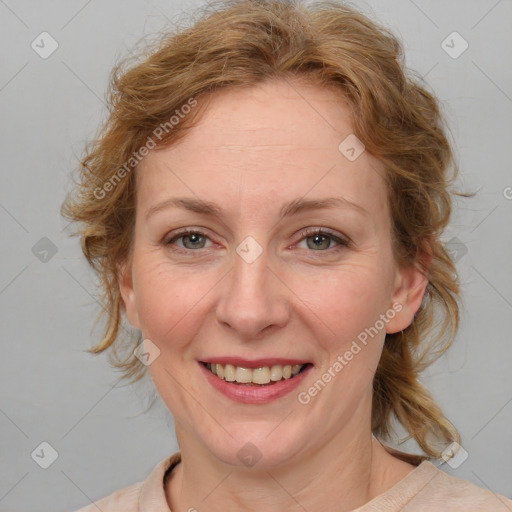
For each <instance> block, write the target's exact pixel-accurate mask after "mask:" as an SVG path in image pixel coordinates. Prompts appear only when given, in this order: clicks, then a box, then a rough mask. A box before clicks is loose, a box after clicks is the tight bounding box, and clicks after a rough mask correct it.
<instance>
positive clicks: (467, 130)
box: [0, 0, 512, 512]
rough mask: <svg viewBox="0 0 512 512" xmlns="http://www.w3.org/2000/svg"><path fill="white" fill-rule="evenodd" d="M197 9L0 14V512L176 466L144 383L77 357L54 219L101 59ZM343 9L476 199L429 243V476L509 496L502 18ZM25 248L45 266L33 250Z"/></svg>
mask: <svg viewBox="0 0 512 512" xmlns="http://www.w3.org/2000/svg"><path fill="white" fill-rule="evenodd" d="M200 3H201V2H183V1H182V2H178V1H163V0H160V1H156V0H154V1H151V2H144V1H142V0H129V1H127V0H124V1H121V0H109V1H103V2H100V1H99V0H89V1H69V0H68V1H64V0H62V1H40V2H36V1H34V0H32V1H27V0H20V1H14V0H0V17H1V26H2V30H1V32H0V39H1V53H2V66H1V68H0V107H1V114H2V115H1V132H0V135H1V157H0V161H1V170H2V186H1V188H0V222H1V230H2V231H1V233H2V237H1V247H2V260H1V261H2V264H1V267H0V273H1V274H0V303H1V308H2V309H1V311H2V325H1V332H2V345H1V346H2V355H1V358H0V365H1V373H0V376H1V377H0V378H1V387H0V431H1V439H0V443H1V445H0V448H1V456H0V510H2V511H7V510H9V511H27V510H31V511H34V512H39V511H46V510H52V511H70V510H72V509H74V508H78V507H79V506H84V505H86V504H88V503H89V499H91V500H93V499H97V498H100V497H101V496H104V495H106V494H109V493H110V492H112V491H113V490H115V489H118V488H120V487H123V486H126V485H128V484H130V483H133V482H135V481H137V480H140V479H143V478H144V477H145V476H146V475H147V474H148V473H149V471H150V470H151V469H152V468H153V467H154V465H155V464H156V463H157V462H158V461H160V460H161V459H163V458H164V457H166V456H167V455H169V454H171V453H174V452H175V451H176V450H177V444H176V440H175V437H174V430H173V425H172V418H171V417H170V414H169V413H168V412H167V411H166V409H165V407H164V406H163V405H162V404H161V403H157V405H156V406H155V407H153V408H152V409H150V410H149V411H148V412H146V413H144V410H145V409H146V408H147V405H148V403H149V398H150V396H151V389H152V387H151V386H152V385H151V382H149V381H146V382H143V383H141V384H140V385H137V386H125V387H121V386H116V383H117V382H118V379H119V374H118V373H115V372H113V371H112V370H111V369H110V368H109V366H108V363H107V360H106V357H105V356H103V355H102V356H97V357H95V356H92V355H90V354H88V353H86V352H85V351H84V350H85V349H86V348H88V347H89V346H90V345H91V344H92V343H94V342H96V341H97V340H98V336H99V328H96V329H92V325H93V322H94V319H95V316H96V313H97V311H98V305H97V303H96V302H95V300H94V298H93V293H94V280H93V276H92V274H91V272H90V271H89V269H88V268H87V266H86V263H85V260H84V259H83V257H82V255H81V252H80V248H79V242H78V240H77V239H76V238H70V237H69V236H68V232H69V228H67V227H66V222H65V221H64V220H63V219H61V218H60V216H59V208H60V205H61V202H62V200H63V198H64V194H65V191H66V190H67V189H68V188H69V185H70V173H71V171H72V170H73V169H75V168H76V166H77V161H78V160H77V157H80V155H81V152H82V148H83V145H84V142H85V141H86V140H87V139H88V138H89V137H90V136H92V134H93V133H94V131H95V129H96V127H97V126H98V124H99V122H100V121H101V119H102V118H103V116H104V113H105V110H104V105H103V98H104V91H105V89H106V86H107V80H108V73H109V71H110V69H111V67H112V65H113V64H114V62H115V60H116V59H117V57H119V56H120V55H123V54H126V53H127V51H128V50H127V49H129V48H132V47H133V44H134V43H135V42H136V41H137V40H139V39H140V37H141V36H143V35H144V34H151V33H154V32H156V31H158V30H159V29H160V28H162V27H163V26H164V25H165V24H167V23H168V22H169V20H172V19H174V18H175V17H176V15H178V14H179V13H180V12H181V11H182V10H183V9H184V8H185V9H187V10H188V8H192V6H193V5H199V4H200ZM354 3H355V4H356V5H358V6H360V7H362V8H363V10H365V11H366V12H367V13H369V14H370V15H372V16H374V17H375V18H376V19H378V20H380V21H382V22H383V23H384V24H386V25H387V26H389V27H390V28H392V29H393V30H394V31H395V32H396V33H397V34H398V35H399V36H400V37H401V38H402V40H403V41H404V44H405V49H406V56H407V63H408V65H409V66H410V67H412V68H413V69H415V70H417V71H418V72H419V73H420V74H421V75H423V76H424V77H426V79H427V80H428V82H429V84H430V85H431V87H432V88H433V89H434V90H435V92H436V93H437V95H438V96H439V97H440V98H441V100H442V103H443V108H444V110H445V113H446V116H447V119H448V121H449V124H450V127H451V130H452V134H453V137H454V139H455V141H456V144H457V149H456V150H457V156H458V158H459V161H460V165H461V169H462V175H461V180H460V184H461V186H462V187H465V188H466V189H468V190H478V194H477V197H476V198H474V199H469V200H459V201H457V203H456V212H455V216H454V219H453V222H452V224H451V226H450V229H449V230H448V232H447V233H446V240H447V241H449V240H451V246H452V248H453V249H454V251H456V253H457V255H458V256H457V257H458V263H457V265H458V268H459V270H460V275H461V281H462V283H463V292H464V294H465V306H464V311H463V315H462V327H461V329H460V331H459V334H458V336H457V339H456V341H455V343H454V346H453V347H452V349H451V350H450V351H449V352H448V353H447V354H446V355H445V356H443V357H442V358H441V359H440V360H439V361H438V362H437V363H436V364H435V365H434V366H432V367H431V368H430V369H429V370H428V371H427V372H426V373H425V375H424V378H423V381H424V383H425V384H426V385H427V386H428V387H429V388H430V389H431V390H432V392H433V394H434V397H435V398H436V399H437V400H438V402H439V404H440V405H441V406H442V408H443V409H444V411H445V412H446V414H447V415H448V417H449V418H450V419H451V421H452V422H453V423H454V424H455V425H456V426H457V427H458V428H459V430H460V433H461V435H462V441H463V447H464V449H465V450H466V451H467V452H468V454H469V457H468V458H467V460H466V461H464V463H463V464H461V465H460V466H459V467H458V468H450V467H447V469H446V470H447V472H449V473H451V474H453V475H455V476H458V477H460V478H464V479H467V480H470V481H472V482H474V483H476V484H477V485H479V486H481V487H486V488H489V489H491V490H492V491H494V492H496V493H499V494H503V495H505V496H508V497H512V477H511V475H512V428H511V426H512V377H511V372H510V363H511V360H512V357H511V356H512V340H511V335H510V333H511V331H512V272H511V265H510V261H511V250H512V236H511V235H512V227H511V223H510V220H511V218H512V216H511V213H512V188H510V187H512V173H511V170H510V156H509V155H510V145H511V142H512V138H511V135H512V115H511V114H512V67H511V66H510V62H511V54H512V51H511V47H512V31H511V30H510V20H511V19H512V2H511V1H510V0H501V1H495V0H493V1H485V0H479V1H477V0H474V1H464V2H462V1H455V0H436V1H430V2H420V0H415V1H414V2H413V1H412V0H393V1H389V0H388V1H386V2H385V3H384V2H378V1H377V0H374V1H370V2H365V3H363V2H354ZM43 31H47V32H49V33H50V34H51V36H52V37H53V38H54V39H55V40H57V41H58V44H59V47H58V49H57V50H56V51H55V52H54V53H53V54H52V55H51V56H50V57H48V58H47V59H43V58H41V57H40V56H39V55H38V54H37V53H36V52H35V51H34V50H33V49H32V48H31V42H32V41H33V40H34V39H36V37H37V36H38V35H39V34H40V33H41V32H43ZM453 31H457V32H458V33H460V35H461V36H462V37H463V38H464V39H465V40H466V41H467V42H468V44H469V48H468V49H467V50H466V51H465V52H464V53H462V55H460V56H459V57H458V58H452V57H451V56H450V55H448V54H447V53H446V52H445V50H444V49H443V47H442V46H441V43H442V41H443V40H445V38H446V37H447V36H448V35H449V34H451V33H452V32H453ZM448 41H450V40H448ZM450 44H451V45H452V46H454V49H452V52H453V51H457V50H458V49H460V48H461V46H460V44H462V43H461V41H460V40H454V43H453V44H452V43H450ZM43 237H47V238H48V239H49V240H51V242H52V243H53V244H54V245H55V249H56V250H57V252H56V253H55V254H54V255H52V252H51V250H50V252H49V253H48V254H46V255H45V254H44V253H42V252H41V247H43V249H44V248H45V247H46V248H47V246H48V241H43V242H39V241H40V240H41V239H42V238H43ZM38 243H39V245H36V244H38ZM41 244H42V245H41ZM34 246H35V247H36V248H35V249H33V247H34ZM45 258H46V260H47V261H46V262H45V261H44V259H45ZM43 441H46V442H48V443H50V445H51V446H52V447H53V448H54V449H55V450H56V451H57V453H58V458H57V459H56V460H55V462H54V463H53V464H52V465H51V466H50V467H49V468H48V469H42V468H41V467H39V465H38V464H36V462H35V461H34V460H33V459H32V458H31V453H32V452H33V451H34V450H35V449H36V447H38V446H39V444H40V443H41V442H43ZM414 448H415V447H414V445H413V444H411V443H406V444H405V445H402V449H404V450H407V449H410V450H414Z"/></svg>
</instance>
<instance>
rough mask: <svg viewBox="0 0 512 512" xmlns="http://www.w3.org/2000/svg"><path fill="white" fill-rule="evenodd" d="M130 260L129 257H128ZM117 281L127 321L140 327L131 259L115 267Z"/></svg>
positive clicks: (136, 327)
mask: <svg viewBox="0 0 512 512" xmlns="http://www.w3.org/2000/svg"><path fill="white" fill-rule="evenodd" d="M130 260H131V258H130ZM117 282H118V284H119V290H120V292H121V299H122V303H123V307H124V310H125V312H126V316H127V317H128V321H129V322H130V323H131V324H132V325H133V327H135V329H140V321H139V314H138V311H137V302H136V300H135V292H134V289H133V276H132V264H131V261H127V262H125V263H122V264H119V265H118V267H117Z"/></svg>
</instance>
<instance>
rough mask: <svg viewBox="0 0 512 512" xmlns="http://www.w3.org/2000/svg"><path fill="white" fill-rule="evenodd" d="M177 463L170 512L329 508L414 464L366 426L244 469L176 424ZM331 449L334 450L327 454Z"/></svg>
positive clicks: (348, 504) (353, 503) (367, 495)
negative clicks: (289, 457)
mask: <svg viewBox="0 0 512 512" xmlns="http://www.w3.org/2000/svg"><path fill="white" fill-rule="evenodd" d="M176 434H177V436H178V441H179V444H180V451H181V454H182V462H181V464H179V465H178V466H177V467H176V468H175V470H174V471H173V473H172V477H171V479H170V480H169V481H168V485H167V488H166V497H167V501H168V503H169V506H170V508H171V510H172V512H185V511H191V510H201V509H205V508H207V509H208V510H209V511H212V512H217V511H225V510H240V511H244V512H245V511H253V510H256V509H264V510H267V511H269V512H274V511H281V512H282V511H296V510H321V509H326V510H332V509H333V507H336V510H338V511H339V512H345V511H347V512H348V511H350V510H353V509H355V508H357V507H360V506H362V505H364V504H365V503H367V502H368V501H370V500H372V499H373V498H374V497H376V496H378V495H379V494H382V493H383V492H385V491H386V490H388V489H389V488H390V487H392V486H393V485H394V484H395V483H396V482H398V481H399V480H401V479H402V478H403V477H404V476H405V475H406V474H407V473H408V472H410V471H411V470H412V469H414V466H412V465H410V464H407V463H405V462H402V461H400V460H398V459H396V458H394V457H393V456H392V455H390V454H389V453H388V452H387V451H386V450H385V449H384V447H383V446H382V445H381V444H380V443H379V442H378V441H377V440H376V439H375V438H373V437H372V435H371V431H370V429H369V428H367V429H362V430H360V431H359V432H358V434H357V435H354V432H353V431H351V432H350V433H349V434H350V435H348V433H347V432H343V431H341V432H339V433H338V434H337V435H336V436H335V437H333V438H331V439H329V440H328V441H325V442H324V443H318V444H316V445H315V446H314V447H312V449H311V450H304V451H302V452H301V453H300V455H298V456H296V457H293V461H290V462H289V463H286V464H280V465H279V466H272V467H265V468H259V469H258V467H257V465H256V466H254V467H252V468H245V467H239V466H232V465H229V464H225V463H224V462H222V461H220V460H219V459H218V458H217V457H215V456H214V455H213V454H212V453H211V452H210V451H209V450H208V449H207V448H206V447H205V446H204V445H203V444H201V443H200V442H197V440H196V439H195V438H193V437H190V434H189V432H185V430H184V429H182V428H180V426H179V425H178V424H176ZM333 454H335V455H333Z"/></svg>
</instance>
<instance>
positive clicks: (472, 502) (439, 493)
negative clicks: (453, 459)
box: [425, 462, 512, 512]
mask: <svg viewBox="0 0 512 512" xmlns="http://www.w3.org/2000/svg"><path fill="white" fill-rule="evenodd" d="M427 464H428V465H429V466H430V467H431V471H430V474H431V475H432V477H433V478H432V480H431V481H429V483H428V484H427V486H426V487H425V492H426V493H427V494H431V497H432V505H439V507H441V508H442V509H444V510H451V508H447V507H446V505H450V507H452V508H453V510H464V511H465V512H466V511H467V512H469V511H473V510H474V511H478V512H485V511H492V512H499V511H501V510H503V512H507V511H508V512H509V511H510V510H512V500H510V499H508V498H506V497H505V496H501V495H499V494H495V493H494V492H492V491H490V490H488V489H484V488H482V487H479V486H478V485H475V484H474V483H472V482H469V481H467V480H463V479H461V478H457V477H454V476H452V475H449V474H447V473H445V472H444V471H442V470H441V469H439V468H438V467H436V466H434V465H433V464H432V463H430V462H427ZM433 509H434V508H433Z"/></svg>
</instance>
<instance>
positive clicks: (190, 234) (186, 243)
mask: <svg viewBox="0 0 512 512" xmlns="http://www.w3.org/2000/svg"><path fill="white" fill-rule="evenodd" d="M177 240H182V246H181V247H180V246H179V245H178V249H191V250H194V249H204V248H205V242H206V240H209V238H208V237H207V236H206V235H205V234H204V233H203V232H201V231H196V230H192V229H188V230H184V231H181V232H180V233H178V234H175V235H174V236H173V237H172V238H171V239H169V240H167V241H165V245H172V244H174V243H175V242H176V241H177Z"/></svg>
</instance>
